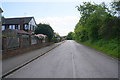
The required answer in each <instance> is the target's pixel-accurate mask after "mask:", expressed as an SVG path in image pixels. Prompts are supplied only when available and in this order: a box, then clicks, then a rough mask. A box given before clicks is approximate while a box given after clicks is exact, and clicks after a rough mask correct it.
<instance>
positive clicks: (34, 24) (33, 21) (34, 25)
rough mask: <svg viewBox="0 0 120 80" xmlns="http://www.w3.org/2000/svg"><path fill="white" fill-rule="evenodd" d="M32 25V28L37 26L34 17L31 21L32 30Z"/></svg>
mask: <svg viewBox="0 0 120 80" xmlns="http://www.w3.org/2000/svg"><path fill="white" fill-rule="evenodd" d="M30 26H31V29H32V30H34V29H33V27H36V23H35V20H34V19H33V18H32V19H31V21H30V22H29V30H30Z"/></svg>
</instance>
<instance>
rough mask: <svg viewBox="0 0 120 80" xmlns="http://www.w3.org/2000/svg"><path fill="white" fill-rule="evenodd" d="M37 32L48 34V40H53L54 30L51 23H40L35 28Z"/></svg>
mask: <svg viewBox="0 0 120 80" xmlns="http://www.w3.org/2000/svg"><path fill="white" fill-rule="evenodd" d="M35 34H44V35H47V36H48V40H49V41H51V39H52V37H53V35H54V30H53V29H52V28H51V26H50V25H48V24H41V23H40V24H38V25H37V28H36V29H35Z"/></svg>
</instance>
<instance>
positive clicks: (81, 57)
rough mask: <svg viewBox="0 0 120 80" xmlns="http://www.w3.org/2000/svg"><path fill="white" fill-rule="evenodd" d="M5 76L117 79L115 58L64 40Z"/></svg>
mask: <svg viewBox="0 0 120 80" xmlns="http://www.w3.org/2000/svg"><path fill="white" fill-rule="evenodd" d="M7 78H118V61H117V60H116V59H113V58H111V57H110V56H107V55H105V54H104V53H101V52H99V51H96V50H95V49H92V48H89V47H86V46H84V45H82V44H79V43H77V42H75V41H73V40H67V41H65V42H64V43H63V44H61V45H60V46H58V47H56V48H55V49H53V50H51V51H50V52H48V53H46V54H45V55H43V56H41V57H40V58H38V59H36V60H35V61H33V62H31V63H30V64H28V65H26V66H24V67H22V68H21V69H20V70H18V71H16V72H14V73H12V74H11V75H9V76H7Z"/></svg>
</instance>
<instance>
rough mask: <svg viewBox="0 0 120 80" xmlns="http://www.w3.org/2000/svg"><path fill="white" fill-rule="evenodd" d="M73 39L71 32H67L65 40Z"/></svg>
mask: <svg viewBox="0 0 120 80" xmlns="http://www.w3.org/2000/svg"><path fill="white" fill-rule="evenodd" d="M72 39H73V32H69V33H68V35H67V40H72Z"/></svg>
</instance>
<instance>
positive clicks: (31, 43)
mask: <svg viewBox="0 0 120 80" xmlns="http://www.w3.org/2000/svg"><path fill="white" fill-rule="evenodd" d="M31 40H32V39H31V35H29V44H30V46H31V45H32V43H31Z"/></svg>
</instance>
